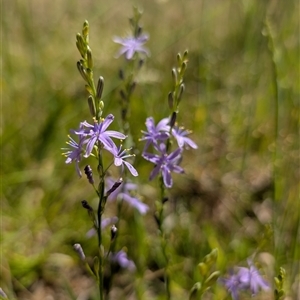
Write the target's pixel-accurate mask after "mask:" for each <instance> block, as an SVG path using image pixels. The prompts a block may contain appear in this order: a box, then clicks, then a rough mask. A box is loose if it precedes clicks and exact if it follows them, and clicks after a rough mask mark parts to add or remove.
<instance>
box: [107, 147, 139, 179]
mask: <svg viewBox="0 0 300 300" xmlns="http://www.w3.org/2000/svg"><path fill="white" fill-rule="evenodd" d="M129 150H130V149H124V150H122V145H121V146H120V147H119V148H115V149H114V150H113V151H112V154H113V155H114V157H115V158H114V164H115V166H117V167H119V166H122V169H124V165H125V166H126V167H127V168H128V170H129V171H130V173H131V174H132V175H133V176H138V172H137V170H136V169H135V168H134V167H133V166H132V164H130V163H129V162H127V161H125V160H124V159H125V158H129V157H132V156H135V155H134V154H128V153H127V152H128V151H129Z"/></svg>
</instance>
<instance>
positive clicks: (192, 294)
mask: <svg viewBox="0 0 300 300" xmlns="http://www.w3.org/2000/svg"><path fill="white" fill-rule="evenodd" d="M200 290H201V283H200V282H196V283H195V284H194V286H193V287H192V288H191V291H190V296H189V300H197V299H198V292H199V291H200Z"/></svg>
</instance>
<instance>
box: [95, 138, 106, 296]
mask: <svg viewBox="0 0 300 300" xmlns="http://www.w3.org/2000/svg"><path fill="white" fill-rule="evenodd" d="M99 144H100V143H99ZM98 146H99V153H98V173H99V177H100V183H99V186H98V195H99V203H98V210H97V217H98V224H97V225H98V226H97V233H98V250H99V273H98V275H99V282H98V285H99V293H100V300H104V298H103V278H104V274H103V270H104V266H103V265H104V263H103V260H104V250H103V246H102V230H101V221H102V214H103V211H104V206H105V200H106V199H105V197H104V175H105V174H104V173H103V163H102V154H101V145H98Z"/></svg>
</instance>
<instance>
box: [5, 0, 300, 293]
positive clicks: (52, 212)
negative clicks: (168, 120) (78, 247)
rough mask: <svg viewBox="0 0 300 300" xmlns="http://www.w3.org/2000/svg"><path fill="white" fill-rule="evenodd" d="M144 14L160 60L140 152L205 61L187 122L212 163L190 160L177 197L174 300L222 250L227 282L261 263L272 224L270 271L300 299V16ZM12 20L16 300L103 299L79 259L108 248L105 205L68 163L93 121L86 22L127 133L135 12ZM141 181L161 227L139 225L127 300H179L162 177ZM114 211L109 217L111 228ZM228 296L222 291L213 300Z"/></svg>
mask: <svg viewBox="0 0 300 300" xmlns="http://www.w3.org/2000/svg"><path fill="white" fill-rule="evenodd" d="M138 5H139V6H140V7H143V10H144V14H143V18H142V24H143V25H144V30H145V31H146V32H148V33H149V35H150V41H149V42H148V44H147V46H148V48H149V49H150V50H151V57H150V58H149V59H148V60H147V62H146V64H145V66H144V67H143V69H142V72H141V74H140V77H139V84H138V86H137V89H136V91H135V93H134V96H133V101H132V111H131V119H130V124H131V126H132V133H133V138H134V141H135V143H136V144H137V147H138V149H139V150H140V151H141V150H142V149H143V145H142V144H141V143H139V142H138V139H139V137H140V136H141V133H140V130H142V129H144V122H145V118H146V117H147V116H150V115H153V116H154V117H155V120H156V121H158V120H160V119H161V118H163V117H165V116H166V115H167V114H168V105H167V95H168V92H169V91H170V89H171V84H172V81H171V80H172V78H171V69H172V67H174V66H175V64H176V54H177V53H178V52H183V51H184V50H185V49H189V63H188V69H187V72H186V77H185V84H186V92H185V94H184V97H183V100H182V103H181V106H180V113H179V117H178V121H179V123H180V124H182V125H184V126H185V127H187V128H189V129H192V130H193V134H192V138H193V139H194V140H195V141H196V142H197V144H198V146H199V149H198V150H197V151H193V150H190V151H189V152H185V157H184V160H183V162H182V165H183V167H184V168H185V171H186V175H184V176H174V179H175V186H174V189H172V190H171V191H170V194H171V197H170V205H169V206H168V212H167V213H168V217H167V220H166V224H167V225H166V227H167V228H166V230H167V231H169V234H170V237H169V251H170V253H171V257H172V259H171V261H172V266H171V268H172V283H171V289H172V291H173V294H174V299H187V297H188V296H187V295H188V292H189V290H190V288H191V287H192V286H193V284H194V283H195V282H196V281H197V280H199V274H198V271H197V264H198V263H199V262H200V261H201V260H202V259H203V257H204V256H205V255H206V254H207V253H209V252H210V251H211V249H212V248H215V247H218V249H219V254H220V255H219V259H218V268H219V269H220V270H222V271H224V272H225V271H226V270H227V268H229V267H230V266H233V265H236V264H240V263H242V264H243V263H244V262H245V260H246V259H247V257H249V256H250V255H252V254H253V253H254V251H255V250H256V249H257V247H258V246H259V245H260V244H261V242H262V241H264V239H263V237H262V236H263V232H264V230H265V226H266V225H267V224H269V223H270V224H271V225H272V228H273V231H274V239H273V238H271V239H269V240H267V241H266V243H265V244H264V245H263V246H262V248H261V249H260V252H261V255H260V256H259V259H260V262H261V264H262V266H264V269H265V272H266V274H267V275H268V278H269V280H272V278H273V277H274V275H275V274H277V273H278V269H279V267H280V266H282V267H284V268H285V269H286V271H287V281H286V286H285V291H286V293H287V294H288V295H290V297H292V298H293V299H296V298H295V297H296V295H297V292H298V293H299V290H298V291H297V290H296V286H297V284H298V285H299V275H298V272H299V261H300V254H299V250H298V249H299V209H300V205H299V89H300V86H299V13H298V12H299V3H298V2H297V1H288V2H279V1H275V2H274V1H258V0H257V1H233V0H231V1H218V0H214V1H191V0H188V1H180V0H177V1H140V2H139V3H138ZM2 8H3V10H2V11H3V12H2V28H1V31H2V43H1V55H2V78H1V88H2V90H1V117H2V132H1V133H2V136H1V142H2V143H1V177H2V178H1V183H2V196H1V198H2V199H1V256H0V258H1V272H0V286H1V287H2V289H3V290H4V291H5V292H6V293H7V294H8V295H9V296H10V299H46V296H47V295H48V294H49V295H53V297H54V299H72V298H71V294H72V293H73V294H74V295H75V296H76V297H78V295H79V294H84V293H86V294H87V295H90V298H83V299H96V298H95V297H96V291H97V289H96V287H95V286H94V283H93V281H92V280H90V279H89V278H88V276H87V274H86V273H85V271H84V268H83V266H82V265H81V264H80V262H79V261H78V258H77V257H76V253H74V251H73V249H72V245H73V244H74V243H75V242H80V243H81V244H82V246H83V247H84V249H85V252H86V254H87V256H89V257H91V258H92V257H93V256H94V255H95V254H96V245H97V241H96V240H95V239H87V238H86V232H87V231H88V230H89V229H90V227H91V224H90V222H89V221H90V220H89V219H88V216H87V214H86V212H85V211H84V210H83V209H82V207H81V204H80V201H81V200H82V199H87V200H88V201H89V202H90V203H92V204H93V205H96V199H95V198H93V197H94V196H93V195H94V194H93V191H92V190H91V188H90V186H89V185H88V184H87V183H86V181H85V180H84V179H81V180H79V179H78V178H77V175H76V173H75V169H74V166H73V165H66V164H65V163H64V157H62V156H61V150H60V148H61V147H64V146H65V141H66V139H67V134H68V133H69V129H70V128H76V127H77V126H78V123H79V122H80V121H83V120H85V119H87V120H88V118H89V111H88V107H87V102H86V93H85V89H84V82H83V80H82V78H81V77H80V75H79V73H78V72H77V69H76V61H77V60H78V59H79V53H78V51H77V49H76V46H75V36H76V33H77V32H80V31H81V26H82V24H83V21H84V20H85V19H87V20H88V21H89V23H90V28H91V33H90V44H91V47H92V50H93V56H94V58H95V69H94V71H95V76H100V75H101V76H103V77H104V79H105V88H104V98H103V100H104V102H105V114H108V113H110V112H111V113H113V114H115V115H116V122H115V129H118V127H119V126H120V121H118V118H117V116H119V114H120V112H119V109H118V103H119V96H118V87H119V86H120V82H119V79H118V70H119V68H120V67H122V66H123V65H124V61H123V59H122V58H120V59H118V60H116V59H115V58H114V55H115V53H116V52H117V50H118V45H116V44H114V43H113V42H112V37H113V36H114V35H117V36H124V35H126V33H128V32H129V24H128V18H129V17H131V15H132V2H131V1H121V2H120V1H116V0H115V1H97V2H95V1H80V2H78V1H77V2H72V1H58V0H57V1H38V0H31V1H4V2H3V4H2ZM266 24H267V25H266ZM270 33H271V34H270ZM158 108H159V109H158ZM135 166H136V168H137V169H138V171H139V173H140V176H139V178H138V182H139V184H140V192H141V194H142V196H143V199H144V201H145V202H146V203H147V204H148V205H149V206H150V208H151V212H150V213H149V214H148V215H147V217H146V218H142V217H141V216H139V215H137V214H136V213H135V212H133V211H132V210H130V209H128V210H126V212H125V215H124V219H123V220H122V223H121V224H122V229H121V234H120V239H119V241H118V245H119V247H120V248H122V247H123V246H126V247H127V249H128V255H129V257H131V258H133V259H134V260H135V262H136V264H137V265H139V266H140V270H141V271H140V272H138V273H137V274H135V275H133V274H131V275H128V273H126V272H123V274H121V275H120V276H119V277H118V278H116V280H115V282H114V289H113V292H114V293H115V295H121V296H119V297H123V298H124V299H127V298H126V296H124V295H126V293H130V291H131V289H130V288H132V289H133V288H134V286H135V287H136V289H137V290H138V291H139V293H140V294H143V293H145V291H147V293H146V294H144V298H143V299H163V297H162V296H159V295H161V290H160V289H161V284H160V282H159V280H158V279H157V278H155V273H152V272H153V271H154V270H156V268H157V263H158V262H159V260H160V259H161V258H160V257H159V256H160V255H161V254H160V249H159V245H158V241H157V239H156V224H155V222H154V219H153V213H154V209H155V206H154V201H155V199H156V197H158V193H157V186H158V184H157V182H156V181H153V182H150V183H149V182H148V174H149V172H150V171H151V166H150V164H148V163H146V162H145V161H144V160H142V159H141V158H140V157H137V159H136V165H135ZM114 211H115V208H114V207H113V205H111V206H110V207H108V211H107V212H108V213H111V214H113V212H114ZM273 272H275V273H273ZM68 286H69V288H68ZM128 286H129V288H128ZM68 289H69V290H70V291H72V293H71V292H70V293H71V294H70V293H68V292H67V290H68ZM213 293H214V296H213ZM93 297H94V298H93ZM115 297H116V299H119V298H117V297H118V296H115ZM225 297H226V292H225V291H224V289H223V288H222V287H221V286H219V285H217V286H216V287H215V288H214V290H213V291H212V292H211V293H208V295H207V299H225ZM270 297H271V296H270ZM120 299H122V298H120ZM128 299H129V298H128ZM140 299H142V298H140ZM268 299H269V298H268Z"/></svg>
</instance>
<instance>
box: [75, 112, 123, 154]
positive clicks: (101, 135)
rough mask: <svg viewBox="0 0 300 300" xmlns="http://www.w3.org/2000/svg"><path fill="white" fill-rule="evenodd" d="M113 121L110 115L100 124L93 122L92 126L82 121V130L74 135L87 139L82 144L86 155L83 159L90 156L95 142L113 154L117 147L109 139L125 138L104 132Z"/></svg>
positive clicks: (121, 135) (118, 133)
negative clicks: (84, 145)
mask: <svg viewBox="0 0 300 300" xmlns="http://www.w3.org/2000/svg"><path fill="white" fill-rule="evenodd" d="M113 120H114V116H113V115H112V114H110V115H108V116H107V117H106V118H105V119H104V120H102V121H101V122H100V123H97V122H96V121H95V123H94V125H91V124H89V123H88V122H86V121H84V122H82V123H81V127H82V129H80V130H78V131H74V133H75V134H78V135H79V136H85V137H89V138H86V140H85V142H84V143H86V153H85V155H84V157H88V156H90V154H91V152H92V150H93V148H94V145H95V143H96V142H97V141H99V142H101V143H102V144H103V146H104V148H105V149H106V150H108V151H110V152H112V153H114V152H115V149H116V148H117V146H116V145H115V143H114V142H113V140H112V139H111V137H114V138H117V139H120V140H123V139H125V138H126V136H125V135H124V134H123V133H120V132H118V131H114V130H106V129H107V128H108V126H109V125H110V124H111V123H112V122H113Z"/></svg>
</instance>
